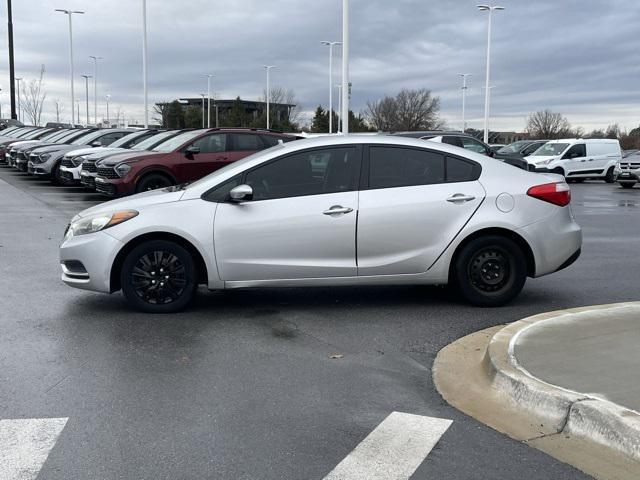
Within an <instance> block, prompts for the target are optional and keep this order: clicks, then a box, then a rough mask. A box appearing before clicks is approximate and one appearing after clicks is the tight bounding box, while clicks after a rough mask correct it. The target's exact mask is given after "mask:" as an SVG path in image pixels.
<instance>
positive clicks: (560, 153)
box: [525, 138, 622, 183]
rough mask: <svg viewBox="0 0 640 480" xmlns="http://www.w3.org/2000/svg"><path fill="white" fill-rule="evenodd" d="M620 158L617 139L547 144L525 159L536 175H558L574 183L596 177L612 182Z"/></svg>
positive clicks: (571, 140)
mask: <svg viewBox="0 0 640 480" xmlns="http://www.w3.org/2000/svg"><path fill="white" fill-rule="evenodd" d="M621 159H622V152H621V150H620V143H619V142H618V140H611V139H599V138H598V139H596V138H593V139H583V138H569V139H563V140H552V141H550V142H547V143H546V144H544V145H543V146H542V147H540V148H539V149H538V150H536V151H535V152H533V154H532V155H530V156H528V157H527V158H526V159H525V160H526V161H527V162H528V163H529V170H533V171H536V172H552V173H559V174H560V175H564V176H565V177H566V178H567V179H569V180H575V181H583V180H585V179H587V178H598V179H601V180H604V181H605V182H607V183H613V182H614V181H615V177H614V170H615V167H616V164H617V163H618V162H620V160H621Z"/></svg>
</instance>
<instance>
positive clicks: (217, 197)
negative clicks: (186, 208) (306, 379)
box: [206, 175, 242, 202]
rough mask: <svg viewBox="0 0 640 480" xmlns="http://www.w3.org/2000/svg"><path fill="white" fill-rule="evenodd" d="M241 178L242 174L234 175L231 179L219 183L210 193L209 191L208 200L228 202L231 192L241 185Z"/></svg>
mask: <svg viewBox="0 0 640 480" xmlns="http://www.w3.org/2000/svg"><path fill="white" fill-rule="evenodd" d="M240 180H242V175H238V176H236V177H233V178H231V179H230V180H227V181H226V182H224V183H222V184H220V185H218V186H217V187H215V188H214V189H213V190H211V191H210V192H209V193H207V196H206V200H208V201H209V202H226V201H227V200H229V192H230V191H231V190H233V189H234V188H235V187H237V186H238V185H240Z"/></svg>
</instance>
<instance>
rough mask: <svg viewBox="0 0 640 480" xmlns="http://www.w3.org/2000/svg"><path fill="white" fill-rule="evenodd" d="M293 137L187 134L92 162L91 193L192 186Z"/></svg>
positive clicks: (250, 132)
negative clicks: (94, 165) (147, 148)
mask: <svg viewBox="0 0 640 480" xmlns="http://www.w3.org/2000/svg"><path fill="white" fill-rule="evenodd" d="M297 138H298V137H295V136H293V135H287V134H284V133H280V132H274V131H270V130H259V129H240V128H208V129H204V130H188V131H185V132H183V133H181V134H179V135H176V136H175V137H172V138H170V139H168V140H167V141H165V142H163V143H161V144H159V145H157V146H155V147H154V148H152V149H151V150H150V151H147V152H137V153H122V154H119V155H114V156H111V157H107V158H105V159H104V160H101V161H100V163H98V172H97V176H96V190H97V191H98V192H100V193H102V194H105V195H108V196H110V197H120V196H125V195H131V194H133V193H139V192H144V191H147V190H155V189H156V188H163V187H169V186H171V185H177V184H180V183H185V182H192V181H194V180H198V179H199V178H202V177H204V176H205V175H208V174H209V173H211V172H213V171H215V170H218V169H219V168H222V167H224V166H225V165H227V164H229V163H232V162H235V161H237V160H240V159H241V158H244V157H246V156H248V155H251V154H252V153H255V152H257V151H259V150H264V149H265V148H269V147H273V146H275V145H277V144H278V143H279V142H280V141H282V142H290V141H292V140H296V139H297Z"/></svg>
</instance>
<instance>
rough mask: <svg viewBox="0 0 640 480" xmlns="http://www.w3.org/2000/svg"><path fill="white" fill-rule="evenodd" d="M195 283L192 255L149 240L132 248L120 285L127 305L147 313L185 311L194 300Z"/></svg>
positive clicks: (174, 244) (167, 243)
mask: <svg viewBox="0 0 640 480" xmlns="http://www.w3.org/2000/svg"><path fill="white" fill-rule="evenodd" d="M165 268H166V269H167V270H165ZM167 277H168V278H167ZM197 279H198V272H197V270H196V266H195V263H194V261H193V257H192V256H191V254H190V253H189V252H188V251H187V250H185V249H184V248H183V247H182V246H180V245H178V244H177V243H174V242H169V241H166V240H151V241H149V242H145V243H142V244H140V245H138V246H137V247H135V248H134V249H133V250H131V252H129V254H128V255H127V256H126V258H125V260H124V263H123V264H122V270H121V272H120V285H122V292H123V293H124V295H125V297H126V298H127V300H128V301H129V304H130V305H132V306H133V307H135V308H136V309H138V310H141V311H143V312H147V313H173V312H178V311H180V310H182V309H184V308H185V307H186V306H187V305H188V304H189V303H190V302H191V299H192V298H193V295H194V293H195V290H196V287H197V286H198V281H197ZM165 282H166V283H165Z"/></svg>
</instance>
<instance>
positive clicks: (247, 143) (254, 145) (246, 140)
mask: <svg viewBox="0 0 640 480" xmlns="http://www.w3.org/2000/svg"><path fill="white" fill-rule="evenodd" d="M276 143H277V142H276ZM233 146H234V150H238V151H244V150H250V151H257V150H262V149H263V148H265V147H264V145H263V144H262V141H261V140H260V137H259V136H258V135H252V134H249V133H247V134H233Z"/></svg>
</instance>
